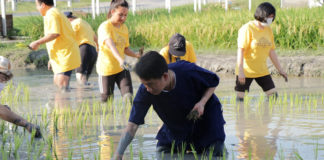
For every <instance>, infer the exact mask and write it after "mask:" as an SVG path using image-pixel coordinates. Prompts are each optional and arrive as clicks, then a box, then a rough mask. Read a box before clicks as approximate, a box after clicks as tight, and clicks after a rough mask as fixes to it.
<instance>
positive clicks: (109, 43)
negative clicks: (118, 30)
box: [105, 38, 124, 65]
mask: <svg viewBox="0 0 324 160" xmlns="http://www.w3.org/2000/svg"><path fill="white" fill-rule="evenodd" d="M105 45H106V46H108V47H109V48H110V50H111V52H112V54H113V56H114V57H115V58H116V59H117V61H118V62H119V64H120V65H123V63H124V59H123V58H122V57H121V56H120V54H119V52H118V50H117V48H116V45H115V43H114V41H113V40H112V39H111V38H108V39H106V40H105Z"/></svg>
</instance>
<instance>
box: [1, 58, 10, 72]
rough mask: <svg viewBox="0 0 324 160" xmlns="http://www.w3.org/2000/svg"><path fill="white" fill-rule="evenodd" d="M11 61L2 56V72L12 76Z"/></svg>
mask: <svg viewBox="0 0 324 160" xmlns="http://www.w3.org/2000/svg"><path fill="white" fill-rule="evenodd" d="M10 68H11V66H10V61H9V59H8V58H6V57H3V56H0V72H1V73H4V74H7V75H9V74H11V72H10Z"/></svg>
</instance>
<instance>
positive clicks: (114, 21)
mask: <svg viewBox="0 0 324 160" xmlns="http://www.w3.org/2000/svg"><path fill="white" fill-rule="evenodd" d="M127 14H128V3H127V1H125V0H112V1H111V3H110V8H109V11H108V19H107V20H106V21H104V22H103V23H101V24H100V26H99V28H98V44H99V53H98V60H97V65H96V68H97V73H98V75H99V80H98V81H99V89H100V93H101V101H102V102H106V101H107V100H108V98H109V99H110V98H113V93H114V86H115V83H117V86H118V88H119V89H120V91H121V95H122V96H123V98H124V99H126V100H131V99H132V96H133V95H132V94H133V86H132V81H131V76H130V72H129V65H128V63H127V62H126V61H125V54H126V55H128V56H131V57H136V58H139V57H140V54H136V53H134V52H133V51H131V50H130V48H129V37H128V29H127V26H126V25H125V24H124V22H125V21H126V18H127ZM130 102H131V101H130Z"/></svg>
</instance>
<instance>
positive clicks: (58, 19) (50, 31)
mask: <svg viewBox="0 0 324 160" xmlns="http://www.w3.org/2000/svg"><path fill="white" fill-rule="evenodd" d="M35 3H36V8H37V10H38V11H39V12H40V14H41V15H42V16H43V17H44V37H42V38H40V39H38V40H36V41H34V42H32V43H30V44H29V47H30V48H31V49H32V50H37V49H38V47H39V46H40V45H41V44H44V43H46V48H47V52H48V55H49V62H50V64H51V67H52V70H53V72H54V84H56V85H57V86H58V87H59V89H61V90H62V91H67V90H68V88H69V82H70V76H71V73H72V70H73V69H75V68H78V67H79V66H80V64H81V57H80V51H79V47H78V44H77V42H76V41H75V33H74V31H73V29H72V26H71V24H70V22H69V20H68V19H67V18H66V17H65V16H64V14H63V13H61V12H60V11H59V10H58V9H57V8H55V7H54V3H53V0H35Z"/></svg>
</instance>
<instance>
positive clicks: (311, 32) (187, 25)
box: [14, 4, 324, 50]
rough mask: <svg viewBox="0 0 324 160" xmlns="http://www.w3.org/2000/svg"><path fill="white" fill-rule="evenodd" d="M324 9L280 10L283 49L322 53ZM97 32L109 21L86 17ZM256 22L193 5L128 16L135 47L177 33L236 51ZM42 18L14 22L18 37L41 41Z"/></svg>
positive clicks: (160, 42) (246, 15)
mask: <svg viewBox="0 0 324 160" xmlns="http://www.w3.org/2000/svg"><path fill="white" fill-rule="evenodd" d="M323 14H324V10H323V8H313V9H307V8H299V9H278V12H277V18H276V20H275V22H274V24H273V25H272V28H273V31H274V35H275V41H276V45H277V47H278V48H280V49H288V50H296V49H311V50H318V49H320V48H323V47H324V28H323V26H324V20H323V18H322V15H323ZM83 18H84V19H85V20H86V21H88V22H89V23H90V24H91V25H92V27H93V28H94V29H95V30H97V28H98V26H99V25H100V24H101V23H102V22H103V21H104V20H106V15H105V14H102V15H100V16H99V17H97V18H96V19H95V20H92V19H91V16H87V17H83ZM250 20H253V12H250V11H248V10H230V11H228V12H225V11H224V9H223V8H221V7H220V6H217V5H214V4H210V5H209V6H207V7H204V8H203V11H202V12H201V13H194V12H193V10H192V6H191V5H190V6H182V7H175V8H174V9H173V10H172V13H171V14H168V13H167V11H166V10H164V9H154V10H146V11H140V12H137V14H136V15H135V16H133V15H132V14H131V13H130V14H129V16H128V20H127V22H126V23H127V26H128V28H129V31H130V42H131V45H132V46H133V47H139V46H142V45H145V46H149V47H152V48H161V47H162V46H164V45H166V44H167V43H168V40H169V38H170V37H171V35H172V34H174V33H175V32H179V33H182V34H184V35H185V37H186V38H187V39H188V40H189V41H191V42H193V44H194V46H195V48H196V49H234V48H236V39H237V31H238V29H239V28H240V27H241V26H242V25H243V24H245V23H246V22H248V21H250ZM42 24H43V23H42V18H41V17H18V18H15V19H14V26H15V29H16V30H17V31H18V34H20V35H24V36H29V37H31V38H32V39H37V38H38V37H39V36H41V35H42V34H43V33H42V31H43V29H42Z"/></svg>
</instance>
